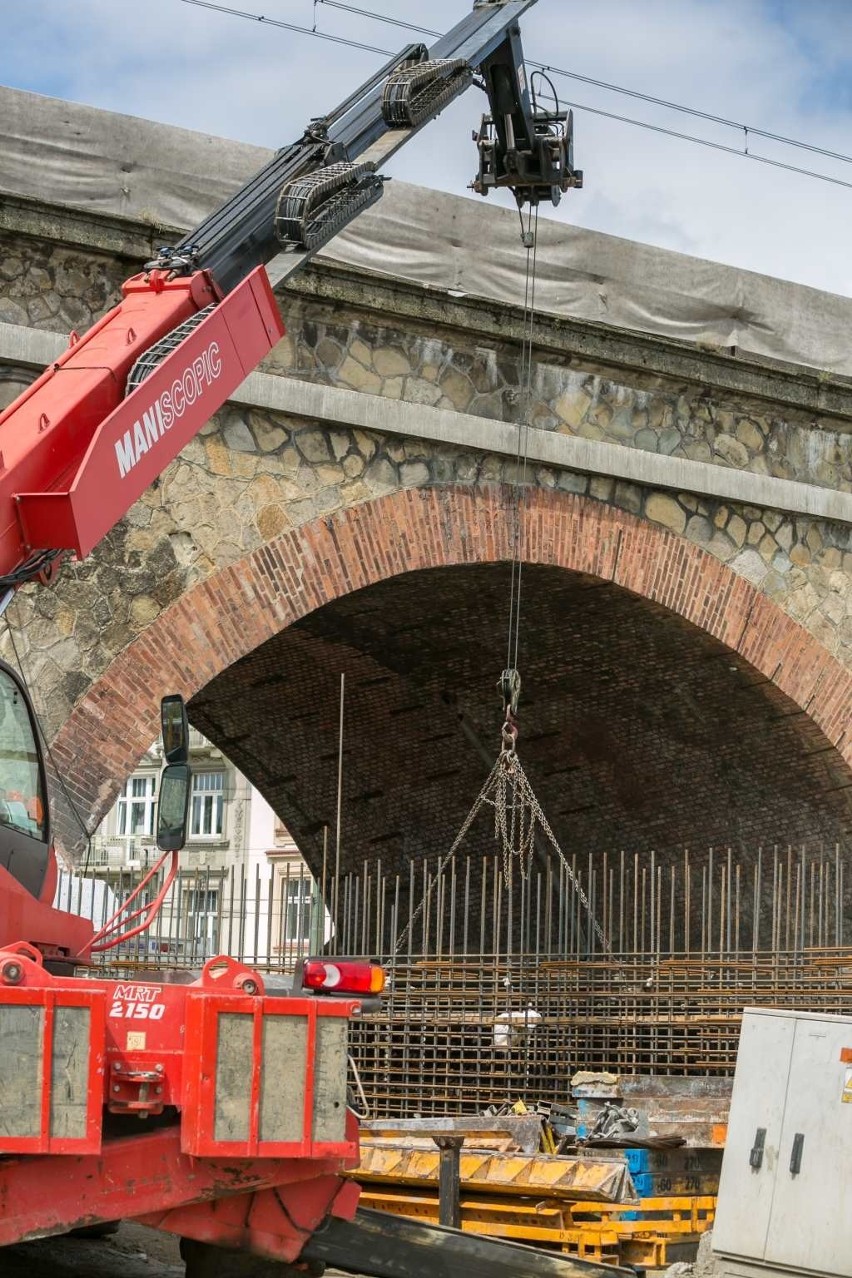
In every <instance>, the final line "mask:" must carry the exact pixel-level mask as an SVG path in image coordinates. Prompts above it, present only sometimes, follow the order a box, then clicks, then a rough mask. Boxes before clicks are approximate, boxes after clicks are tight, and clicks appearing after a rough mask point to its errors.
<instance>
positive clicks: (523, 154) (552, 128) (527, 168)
mask: <svg viewBox="0 0 852 1278" xmlns="http://www.w3.org/2000/svg"><path fill="white" fill-rule="evenodd" d="M530 123H531V126H532V134H531V137H530V139H529V142H528V143H522V142H521V140H520V139H519V138H518V137H517V136H516V134H515V130H514V128H513V121H512V117H511V115H507V116H506V117H505V118H504V119H499V118H497V119H495V117H494V116H492V115H484V116H483V117H482V124H481V126H480V130H479V133H478V134H474V140H475V142H476V143H477V146H478V148H479V173H478V174H477V176H476V178H475V179H474V181H473V182H472V183H471V185H472V187H473V189H474V191H477V192H478V193H479V194H480V195H488V194H489V193H490V192H491V191H493V190H496V189H497V188H498V187H508V189H509V190H511V191H512V192H513V193H514V196H515V199H516V200H517V201H518V205H519V206H522V205H523V204H532V205H536V204H539V203H540V202H541V201H542V200H550V202H551V203H552V204H554V205H556V204H558V203H559V201H560V199H561V197H562V195H563V194H564V193H565V192H566V191H568V190H570V189H571V188H572V187H576V188H579V187H581V186H582V185H583V174H582V172H581V170H580V169H575V168H574V142H573V132H574V128H573V125H574V121H573V115H572V113H571V112H570V111H533V112H532V113H531V115H530Z"/></svg>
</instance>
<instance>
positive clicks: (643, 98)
mask: <svg viewBox="0 0 852 1278" xmlns="http://www.w3.org/2000/svg"><path fill="white" fill-rule="evenodd" d="M316 2H317V4H324V5H327V6H328V8H330V9H342V10H343V11H344V12H346V13H353V14H357V15H358V16H359V17H361V18H372V19H373V20H374V21H376V22H384V23H388V24H390V25H391V26H394V27H404V28H405V29H406V30H407V31H414V32H416V33H417V34H418V35H427V36H435V37H440V36H441V35H442V34H443V33H442V32H440V31H433V30H431V29H430V28H429V27H419V26H416V25H415V24H414V23H411V22H403V21H401V20H400V19H399V18H392V17H390V16H389V15H388V14H384V13H377V12H376V11H375V10H373V9H362V8H359V7H358V6H357V5H354V4H346V3H344V0H316ZM527 65H528V66H531V67H535V68H536V69H537V70H539V71H546V72H548V74H549V75H561V76H564V77H565V78H566V79H568V80H578V81H580V82H581V83H582V84H591V85H594V87H595V88H598V89H606V90H607V91H608V92H609V93H620V94H622V95H623V96H624V97H628V98H635V99H637V101H640V102H648V103H649V104H650V105H652V106H659V107H664V108H665V109H666V110H667V111H680V112H681V113H682V114H684V115H691V116H694V117H695V118H696V119H698V120H707V121H708V122H709V123H711V124H721V125H724V127H725V128H728V129H736V130H737V132H738V133H742V134H743V135H744V137H745V139H746V143H747V142H748V139H749V138H750V137H756V138H766V139H767V140H768V141H771V142H779V143H782V144H783V145H784V146H794V147H797V148H798V149H799V150H801V151H811V152H813V154H814V155H824V156H825V157H826V158H827V159H829V160H840V161H842V162H843V163H844V164H852V155H844V154H843V152H842V151H830V150H828V149H827V148H826V147H822V146H817V145H816V144H815V143H813V142H803V141H801V140H800V139H799V138H790V137H787V136H786V135H785V134H783V133H772V132H771V131H770V130H769V129H760V128H757V127H756V126H755V125H752V124H743V123H742V122H741V121H739V120H730V119H728V118H727V117H726V116H724V115H714V114H713V113H712V112H711V111H702V110H701V108H700V107H691V106H686V105H684V103H682V102H670V101H669V100H668V99H667V98H657V97H654V95H653V94H651V93H643V92H642V91H641V90H639V89H627V88H625V87H624V85H621V84H610V82H609V81H608V80H598V79H595V77H594V76H591V75H583V74H582V73H581V72H579V71H567V70H566V69H565V68H564V67H555V66H552V65H551V64H550V63H548V62H536V61H535V60H534V59H533V58H528V59H527ZM578 110H584V111H591V110H592V108H591V107H582V108H580V107H579V105H578ZM612 118H613V119H616V120H624V122H625V123H629V124H638V123H640V121H636V120H632V119H628V118H627V117H625V116H613V117H612ZM648 127H649V128H653V127H654V126H653V125H649V126H648ZM673 136H674V137H682V138H687V137H688V135H687V134H682V133H674V134H673ZM698 140H699V141H700V140H701V139H698ZM734 150H736V148H734ZM802 171H803V172H805V173H807V170H802ZM811 176H822V175H821V174H817V175H811Z"/></svg>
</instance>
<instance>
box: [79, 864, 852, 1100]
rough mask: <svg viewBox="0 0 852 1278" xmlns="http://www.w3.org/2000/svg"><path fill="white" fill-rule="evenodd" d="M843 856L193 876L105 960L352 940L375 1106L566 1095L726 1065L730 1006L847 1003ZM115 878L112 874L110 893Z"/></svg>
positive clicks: (735, 1012)
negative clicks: (378, 984) (380, 986)
mask: <svg viewBox="0 0 852 1278" xmlns="http://www.w3.org/2000/svg"><path fill="white" fill-rule="evenodd" d="M845 861H846V858H845V855H844V853H842V852H841V850H840V849H839V848H833V849H831V850H825V849H820V850H816V851H807V850H806V849H802V848H798V849H793V848H783V849H782V848H777V847H774V848H770V849H758V850H757V851H756V852H755V853H753V854H752V855H745V854H740V855H735V854H734V853H733V852H732V851H729V850H727V849H726V850H723V851H721V852H720V851H719V850H708V851H705V852H703V853H696V852H684V853H682V854H680V855H679V856H677V857H674V858H661V857H657V856H655V854H653V853H649V854H647V855H645V856H632V855H631V856H628V855H617V856H615V857H607V856H605V855H602V856H600V857H597V858H594V859H592V858H589V859H587V860H586V861H584V862H583V863H582V864H581V863H580V861H579V859H577V860H575V861H573V862H572V863H571V864H570V865H569V866H564V865H559V864H558V863H557V864H553V863H548V864H546V865H544V866H541V867H538V868H535V869H534V870H533V872H532V873H531V875H530V876H529V878H528V879H526V880H522V879H520V878H519V877H518V876H517V875H515V876H514V878H513V881H512V882H511V884H509V885H507V884H506V882H505V880H504V878H503V875H502V873H501V865H500V864H499V863H498V861H497V859H496V858H486V859H484V860H483V859H479V858H459V859H458V860H456V861H454V862H453V863H451V864H450V865H449V866H448V867H447V868H446V870H445V872H444V873H442V874H441V873H438V867H437V866H436V865H430V864H428V863H424V862H422V861H421V862H419V863H412V864H411V865H408V866H406V869H405V872H404V873H400V872H397V871H396V870H395V869H388V868H387V867H386V866H383V865H382V864H381V863H378V862H377V863H373V864H365V865H363V866H362V867H361V868H360V870H359V871H358V872H357V873H352V874H348V875H344V876H342V877H341V878H340V879H339V880H335V879H334V878H333V876H329V875H327V874H324V873H321V874H320V875H319V878H318V881H314V880H312V879H311V878H310V876H308V875H307V873H306V872H305V871H296V872H293V871H292V869H288V870H287V871H286V872H282V871H280V869H277V868H276V867H272V866H269V867H267V866H264V867H262V868H260V867H258V868H257V869H256V870H255V871H254V872H253V873H251V874H249V873H246V872H245V871H244V870H240V869H234V870H231V871H230V872H229V873H228V874H224V875H217V876H214V875H207V876H203V875H200V874H199V873H193V874H192V875H191V876H188V877H187V879H185V880H184V881H182V883H181V884H180V885H179V886H178V887H177V888H176V890H175V892H173V894H172V897H173V899H172V900H171V901H170V902H169V903H167V906H166V910H165V911H164V915H163V919H162V923H161V925H160V928H159V931H158V934H157V936H156V937H154V938H152V939H151V940H150V941H149V942H146V943H145V948H144V949H140V947H139V946H136V947H135V948H134V949H132V950H131V951H130V952H129V953H120V954H119V956H118V958H117V959H116V958H113V959H112V960H110V961H111V963H113V964H115V963H116V962H120V963H121V964H122V965H126V966H131V967H132V966H140V965H146V964H149V963H150V962H152V961H153V962H154V963H155V964H157V965H180V966H184V965H187V964H189V965H192V964H193V963H197V962H199V961H200V960H202V959H203V958H204V957H207V956H208V955H209V954H210V953H213V952H217V951H218V952H228V953H231V954H233V955H234V956H235V957H238V958H242V959H243V960H244V961H246V962H248V963H250V964H255V965H257V966H259V967H261V968H265V969H269V970H277V971H286V970H289V969H290V968H292V966H293V963H294V962H295V960H296V959H297V958H298V957H301V956H302V955H304V954H305V953H306V952H308V951H309V950H312V951H314V952H316V951H318V950H322V949H323V948H325V950H326V951H327V952H330V953H347V954H361V955H369V956H370V957H375V958H378V959H380V960H382V961H383V962H384V963H385V965H386V966H387V968H388V972H389V989H388V993H387V997H386V1000H385V1003H384V1007H383V1010H382V1011H381V1012H380V1013H379V1014H376V1015H371V1016H369V1017H365V1018H364V1019H363V1020H362V1021H361V1023H360V1024H357V1025H356V1026H355V1028H354V1031H353V1049H352V1050H353V1057H354V1059H355V1062H356V1064H357V1068H358V1071H359V1074H360V1078H361V1081H362V1083H363V1086H364V1089H365V1091H366V1093H367V1096H368V1098H369V1100H370V1103H371V1107H372V1109H373V1111H374V1112H376V1113H378V1114H381V1115H387V1116H411V1115H414V1114H421V1115H428V1114H434V1113H447V1112H465V1111H466V1112H476V1111H481V1110H482V1109H483V1108H484V1107H485V1106H487V1105H489V1104H494V1103H503V1102H505V1101H510V1100H511V1101H514V1100H517V1099H519V1098H520V1099H523V1100H525V1101H526V1102H527V1103H538V1102H541V1101H564V1100H565V1099H566V1098H567V1096H568V1091H569V1080H570V1078H571V1075H572V1074H573V1073H574V1072H575V1071H576V1070H578V1069H606V1070H610V1071H612V1072H615V1073H631V1074H634V1073H655V1074H680V1075H692V1076H694V1075H699V1074H702V1075H726V1074H730V1073H731V1072H732V1070H733V1066H734V1061H735V1055H736V1046H737V1039H738V1032H739V1021H740V1017H741V1014H742V1010H743V1008H744V1007H746V1006H760V1005H772V1006H781V1007H789V1008H793V1007H795V1008H804V1009H807V1010H814V1011H824V1012H845V1013H852V935H850V923H849V918H848V911H849V903H848V902H847V901H846V878H848V873H847V871H846V865H845ZM132 885H133V876H131V875H126V876H115V875H114V876H112V878H111V879H110V880H109V890H110V891H111V892H112V893H113V894H114V896H115V897H116V898H118V899H121V897H122V895H123V894H126V892H127V891H129V889H130V888H131V886H132ZM62 886H63V890H64V891H66V892H67V893H71V894H73V892H75V891H76V892H77V893H78V894H80V893H82V888H81V887H80V881H79V880H73V879H70V878H69V879H68V880H67V882H63V885H62ZM100 904H101V907H102V908H105V905H106V902H105V901H102V902H100ZM335 919H336V920H337V922H336V925H335V923H334V920H335ZM593 924H597V926H594V925H593ZM847 940H848V943H847ZM131 945H133V943H131Z"/></svg>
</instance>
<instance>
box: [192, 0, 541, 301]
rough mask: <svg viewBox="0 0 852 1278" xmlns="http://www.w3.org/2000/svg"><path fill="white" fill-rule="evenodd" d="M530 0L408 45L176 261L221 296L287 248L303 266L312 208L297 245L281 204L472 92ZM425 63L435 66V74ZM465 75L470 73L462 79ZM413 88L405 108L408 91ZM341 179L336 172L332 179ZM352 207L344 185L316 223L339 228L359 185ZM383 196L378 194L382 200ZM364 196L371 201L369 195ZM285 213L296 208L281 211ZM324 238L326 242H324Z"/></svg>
mask: <svg viewBox="0 0 852 1278" xmlns="http://www.w3.org/2000/svg"><path fill="white" fill-rule="evenodd" d="M534 3H535V0H494V2H493V3H478V4H477V5H476V7H475V8H474V9H473V12H472V13H469V14H468V15H467V16H466V17H465V18H463V19H462V20H461V21H460V22H459V23H458V24H457V25H456V26H455V27H453V29H452V31H450V32H448V33H447V34H446V35H445V36H442V37H441V38H440V39H439V40H437V41H436V43H435V44H434V45H433V46H432V48H431V49H428V50H427V49H426V47H425V46H424V45H422V44H412V45H408V46H407V47H406V48H404V49H402V50H401V51H400V53H399V54H397V55H396V56H395V57H394V58H392V59H391V60H390V61H389V62H387V63H386V64H385V65H384V66H383V67H381V68H380V70H378V71H377V72H376V74H375V75H374V76H372V77H371V78H370V79H369V80H368V81H367V82H366V83H365V84H363V85H361V87H360V88H359V89H357V90H356V91H355V92H354V93H352V94H350V96H349V97H348V98H346V99H344V101H343V102H341V103H340V105H339V106H337V107H336V108H335V110H334V111H332V112H331V113H330V114H329V115H327V116H324V117H323V118H322V119H320V120H314V121H312V123H311V125H310V126H309V128H308V129H307V130H306V132H305V133H304V135H303V136H302V137H301V138H300V139H299V141H298V142H294V143H293V144H292V145H291V146H288V147H284V148H283V149H282V150H280V151H278V152H276V154H275V155H274V156H273V158H272V159H271V160H270V161H269V163H268V164H266V165H265V166H264V167H263V168H262V169H261V170H260V172H259V173H257V174H255V176H254V177H253V178H250V179H249V181H248V182H246V183H245V185H244V186H243V187H241V188H240V190H239V191H237V192H236V194H235V195H233V196H232V197H231V198H230V199H229V200H227V201H226V202H225V203H224V204H223V205H222V206H221V207H220V208H219V209H217V210H216V211H215V212H214V213H211V214H210V216H209V217H207V218H205V220H204V221H203V222H202V223H201V224H200V226H198V227H196V229H195V230H194V231H192V232H191V233H190V234H189V235H187V236H185V237H184V239H183V240H181V242H180V244H179V245H178V246H177V250H176V252H177V253H178V254H181V255H183V256H184V257H185V258H186V260H188V261H191V262H192V264H193V266H200V267H202V268H204V269H205V270H208V271H210V273H211V274H212V275H213V277H214V279H215V281H216V283H217V284H218V286H219V288H220V289H221V290H222V292H223V294H224V293H229V292H230V291H231V289H232V288H234V287H235V286H236V285H237V284H238V283H239V282H240V280H242V279H244V278H245V276H246V275H248V274H249V273H250V272H251V271H252V270H254V268H255V267H256V266H260V265H262V264H264V263H266V262H269V261H270V260H271V259H272V258H273V257H275V256H276V255H277V254H278V253H280V252H282V251H283V250H285V249H290V250H294V249H295V250H297V251H299V253H300V255H301V256H300V260H301V261H306V260H307V259H308V258H309V257H310V255H311V253H312V252H315V251H316V249H317V248H319V247H320V246H321V243H322V242H325V241H324V240H320V237H319V236H317V235H316V234H315V230H316V223H317V214H318V209H317V207H316V205H315V201H314V202H312V200H311V199H308V200H307V201H306V202H307V203H308V205H309V206H310V208H309V212H310V213H311V215H312V229H309V230H308V231H307V233H306V235H305V237H304V238H300V229H299V226H298V225H294V220H293V218H292V217H290V216H285V218H284V223H285V225H286V232H285V237H284V238H283V239H281V238H279V235H278V234H277V232H276V226H277V225H280V222H279V221H278V217H277V215H280V213H281V209H280V207H279V200H282V199H283V200H284V202H285V204H286V200H287V193H288V192H289V190H290V188H291V186H292V184H293V183H294V182H296V181H301V180H302V179H305V178H307V177H308V176H309V175H310V174H312V173H314V172H316V171H317V170H320V169H322V168H323V167H325V166H329V165H340V164H344V163H347V162H348V163H353V162H355V161H357V160H358V158H359V157H360V156H362V155H363V154H364V152H365V151H367V150H368V149H369V148H370V147H371V146H372V145H373V144H374V143H376V142H378V141H379V140H380V139H381V138H382V137H383V136H384V135H385V134H386V133H388V132H390V131H391V130H394V129H397V130H398V129H400V128H404V129H406V130H408V132H407V133H406V140H407V138H408V137H409V136H413V135H414V133H416V132H417V131H418V130H419V129H420V128H422V127H423V126H424V125H425V124H427V123H428V122H429V121H430V120H431V119H433V118H434V117H435V116H436V115H437V114H438V113H439V112H440V111H441V110H442V108H443V107H444V106H446V104H447V103H448V102H449V101H450V100H451V99H452V98H453V97H455V96H456V95H457V94H458V93H461V92H463V91H464V89H465V88H466V87H467V85H468V84H469V83H470V80H471V74H470V71H472V70H473V69H476V68H478V67H479V66H480V65H481V64H482V63H483V61H484V60H485V59H487V58H488V57H489V56H490V55H491V54H493V53H494V51H495V50H496V49H498V48H499V47H500V45H501V44H502V43H503V42H504V41H505V40H506V39H507V36H508V34H509V33H510V32H513V33H514V35H515V36H517V30H518V28H517V22H518V19H519V18H520V17H521V15H522V14H523V13H524V12H525V11H526V10H527V9H529V8H531V6H532V5H533V4H534ZM430 64H437V65H434V67H432V68H431V74H430ZM468 68H469V69H470V71H469V70H468ZM394 73H396V76H395V81H396V83H397V84H398V85H401V86H402V87H401V88H400V90H399V91H397V92H395V93H393V94H391V95H386V91H385V90H386V84H387V82H388V79H389V78H390V77H391V76H393V75H394ZM407 83H410V85H411V86H412V88H411V92H410V97H409V99H408V100H409V101H410V103H411V109H410V111H409V110H408V108H407V106H406V89H405V85H406V84H407ZM338 172H339V170H338ZM348 185H349V187H350V188H351V190H352V194H353V199H352V201H351V206H347V205H346V204H345V203H343V202H342V199H341V190H342V189H343V188H344V187H345V186H346V184H345V183H341V182H337V184H336V185H335V187H334V191H333V194H334V197H335V201H336V203H335V208H334V212H333V214H332V215H331V216H328V217H326V218H320V221H323V222H325V223H326V224H327V225H328V226H329V228H333V229H331V234H334V233H335V232H336V231H337V230H339V229H341V227H342V226H343V225H345V224H346V222H347V221H349V220H350V219H351V218H353V217H355V216H356V214H357V213H358V212H360V210H361V209H362V208H363V207H365V204H366V203H367V202H372V198H370V199H369V200H366V199H365V196H366V195H367V194H368V192H366V191H365V189H364V184H363V182H359V181H356V180H353V182H351V183H349V184H348ZM378 193H380V189H379V192H378ZM369 195H370V197H372V196H377V192H376V191H375V186H371V187H370V188H369ZM286 211H287V213H288V214H289V213H291V212H292V206H287V210H286ZM327 238H330V235H329V236H328V237H327Z"/></svg>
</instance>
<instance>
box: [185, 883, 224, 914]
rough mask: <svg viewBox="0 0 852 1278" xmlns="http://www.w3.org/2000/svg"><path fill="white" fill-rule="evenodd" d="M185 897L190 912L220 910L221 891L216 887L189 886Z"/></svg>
mask: <svg viewBox="0 0 852 1278" xmlns="http://www.w3.org/2000/svg"><path fill="white" fill-rule="evenodd" d="M185 899H186V909H187V913H188V914H191V915H200V914H218V912H219V893H218V891H217V890H216V888H187V891H186V896H185Z"/></svg>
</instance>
